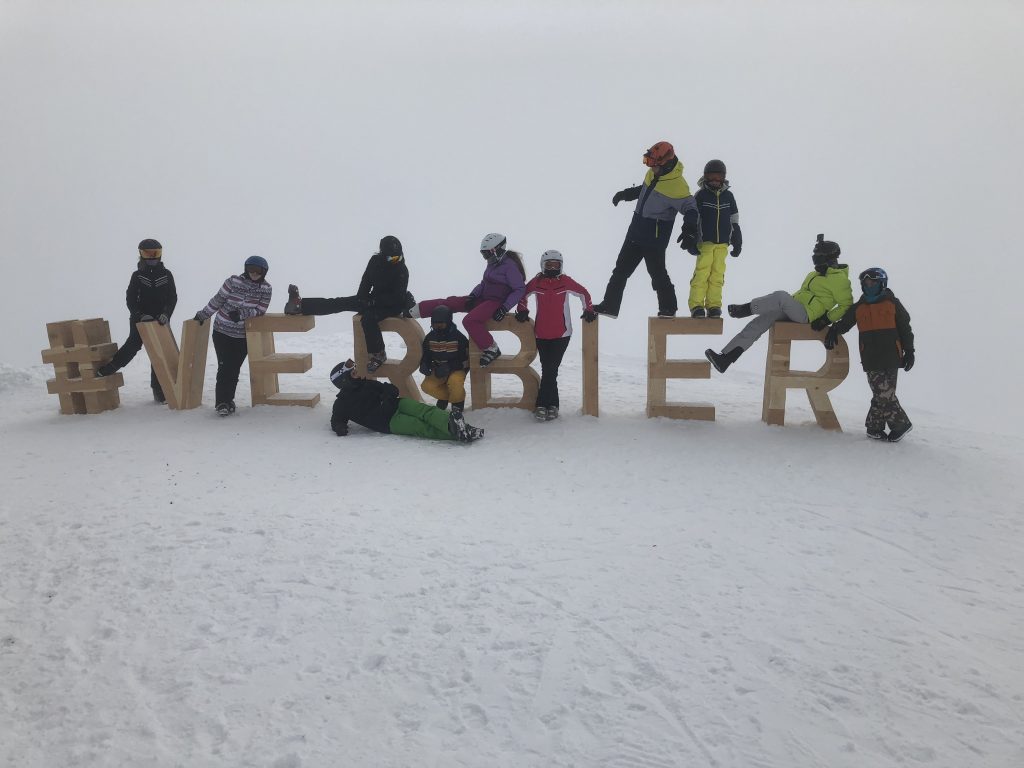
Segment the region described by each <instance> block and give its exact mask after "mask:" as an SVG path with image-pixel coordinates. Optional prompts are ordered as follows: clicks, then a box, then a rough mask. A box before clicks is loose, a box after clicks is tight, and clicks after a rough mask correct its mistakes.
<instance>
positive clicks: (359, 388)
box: [331, 359, 484, 443]
mask: <svg viewBox="0 0 1024 768" xmlns="http://www.w3.org/2000/svg"><path fill="white" fill-rule="evenodd" d="M355 368H356V364H355V363H354V362H353V361H352V360H351V359H349V360H346V361H345V362H344V363H338V364H337V365H336V366H334V368H333V370H331V381H332V382H333V383H334V386H336V387H337V388H338V389H339V390H340V391H339V392H338V397H337V399H336V400H335V401H334V410H333V411H332V412H331V429H333V430H334V432H335V434H336V435H338V436H339V437H344V436H345V435H347V434H348V423H349V422H350V421H354V422H355V423H356V424H359V425H361V426H363V427H366V428H367V429H372V430H373V431H374V432H382V433H383V434H385V435H412V436H415V437H428V438H431V439H433V440H458V441H460V442H463V443H471V442H473V441H474V440H479V439H480V438H481V437H483V436H484V431H483V430H482V429H478V428H477V427H473V426H470V425H469V424H467V423H466V421H465V419H464V418H463V415H462V411H461V410H459V411H455V412H453V413H451V414H450V415H449V414H448V413H447V412H446V411H442V410H441V409H440V408H435V407H434V406H432V405H426V404H425V403H421V402H418V401H416V400H413V399H412V398H411V397H401V396H400V395H399V394H398V387H396V386H395V385H394V384H392V383H390V382H387V383H385V382H382V381H374V380H373V379H366V378H363V377H362V376H360V375H359V374H357V373H356V369H355Z"/></svg>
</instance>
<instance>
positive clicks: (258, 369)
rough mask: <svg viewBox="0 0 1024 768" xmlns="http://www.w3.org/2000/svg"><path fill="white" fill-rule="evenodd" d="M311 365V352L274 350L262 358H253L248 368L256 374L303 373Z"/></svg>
mask: <svg viewBox="0 0 1024 768" xmlns="http://www.w3.org/2000/svg"><path fill="white" fill-rule="evenodd" d="M312 367H313V353H312V352H274V353H272V354H269V355H267V356H266V357H264V358H263V359H262V360H255V361H253V362H252V363H251V364H250V365H249V370H250V371H252V372H253V373H256V374H257V375H261V374H266V373H305V372H306V371H308V370H309V369H310V368H312Z"/></svg>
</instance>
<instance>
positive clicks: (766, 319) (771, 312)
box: [722, 291, 807, 354]
mask: <svg viewBox="0 0 1024 768" xmlns="http://www.w3.org/2000/svg"><path fill="white" fill-rule="evenodd" d="M750 311H751V312H752V313H753V314H754V315H756V317H755V318H754V319H753V320H751V321H750V322H749V323H747V324H746V325H745V326H743V330H742V331H740V332H739V333H737V334H736V335H735V336H733V337H732V340H731V341H730V342H729V343H728V344H726V345H725V346H724V347H722V354H726V353H728V352H730V351H731V350H733V349H736V347H739V348H740V349H742V350H743V351H744V352H746V351H747V350H748V349H750V348H751V347H752V346H753V345H754V342H755V341H757V340H758V339H760V338H761V337H762V336H763V335H764V334H765V332H766V331H767V330H768V329H769V328H771V327H772V326H773V325H775V323H776V322H778V321H779V320H792V321H793V322H794V323H806V322H807V309H806V308H805V307H804V305H803V304H801V303H800V302H799V301H797V300H796V299H794V298H793V297H792V296H791V295H790V294H788V293H786V292H785V291H776V292H775V293H769V294H768V295H767V296H759V297H757V298H756V299H751V301H750Z"/></svg>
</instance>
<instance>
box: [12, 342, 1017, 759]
mask: <svg viewBox="0 0 1024 768" xmlns="http://www.w3.org/2000/svg"><path fill="white" fill-rule="evenodd" d="M282 341H283V339H282ZM289 345H290V347H291V348H296V349H298V348H301V349H306V350H310V349H312V350H313V351H314V369H313V371H311V372H310V373H308V374H305V375H304V376H301V377H294V380H292V379H290V378H289V377H286V378H285V381H287V382H288V386H287V387H286V389H293V390H302V389H305V390H310V389H316V390H319V391H321V392H322V394H323V402H322V403H321V404H320V405H319V406H318V407H317V408H314V409H306V408H273V407H260V408H249V407H247V405H248V392H247V378H246V377H245V375H244V374H243V379H242V382H241V385H240V388H239V397H238V402H239V406H240V410H239V412H238V413H237V414H236V415H235V416H232V417H230V418H226V419H221V418H217V417H216V416H214V415H213V413H212V409H211V407H210V406H211V405H212V386H213V359H212V354H211V359H210V365H209V371H208V377H207V393H206V396H207V400H206V403H205V405H204V407H203V408H201V409H198V410H194V411H189V412H172V411H170V410H168V409H167V408H166V407H162V406H157V405H155V404H153V403H152V402H151V400H150V397H149V388H148V371H147V370H146V364H145V361H144V358H143V357H141V356H140V358H138V359H137V360H136V362H134V363H133V364H132V365H130V366H129V367H128V368H126V369H125V372H124V373H125V379H126V382H127V384H126V386H125V388H124V389H123V390H122V406H121V408H119V409H118V410H116V411H113V412H109V413H106V414H102V415H98V416H61V415H58V412H57V400H56V398H55V397H53V396H49V395H46V394H45V386H44V384H43V380H44V378H45V377H46V375H47V373H46V371H45V370H44V369H43V368H42V367H41V366H40V367H34V368H13V367H11V366H5V367H4V368H2V369H0V398H2V401H3V405H4V407H3V409H2V410H0V432H2V437H3V439H2V442H0V446H2V447H0V458H2V467H3V469H2V480H3V487H4V495H3V499H2V502H0V563H2V570H0V678H2V679H3V685H2V686H0V733H2V734H3V737H2V738H0V763H2V764H3V765H5V766H17V767H18V768H31V767H34V766H38V767H39V768H51V767H53V766H103V767H104V768H108V767H110V766H142V765H145V766H168V767H170V766H190V767H191V766H211V767H219V766H224V767H225V768H227V767H229V766H230V767H232V768H234V767H236V766H261V767H265V768H300V767H301V768H313V767H319V766H356V767H363V766H374V767H376V766H396V767H398V766H416V767H417V768H420V767H422V766H437V767H438V768H441V767H444V768H448V767H450V766H467V767H471V768H478V767H483V766H509V768H512V767H514V768H522V767H523V766H538V767H541V766H543V767H545V768H547V767H549V766H588V767H589V766H607V767H608V768H612V767H615V768H625V767H627V766H628V767H638V766H652V767H654V768H668V767H669V766H679V767H680V768H691V767H693V766H715V767H719V766H721V767H723V768H724V767H726V766H730V767H731V766H736V767H737V768H802V767H804V766H807V767H811V766H815V767H817V766H822V767H824V766H827V767H828V768H865V766H871V767H872V768H887V767H889V766H917V765H920V766H944V767H948V768H966V767H970V766H978V767H984V768H1019V766H1021V765H1024V618H1022V616H1024V612H1022V609H1024V588H1022V586H1021V585H1022V583H1024V572H1022V571H1024V566H1022V562H1024V558H1022V557H1021V554H1022V553H1021V543H1020V542H1021V541H1022V539H1024V521H1022V519H1021V502H1020V499H1021V498H1022V495H1024V481H1022V476H1021V471H1020V470H1021V467H1022V466H1024V464H1022V458H1024V444H1022V441H1021V440H1020V439H1019V438H1017V437H1007V436H989V435H984V434H979V433H976V432H970V431H964V430H960V429H956V428H953V427H950V426H948V425H947V424H948V422H947V419H946V418H945V417H944V415H943V414H939V413H929V412H927V411H923V410H920V409H918V408H915V405H914V403H913V402H911V401H909V400H906V401H905V403H904V404H905V406H906V408H907V409H908V412H909V413H910V415H911V418H913V419H914V421H915V431H914V432H913V433H911V435H909V436H908V438H907V439H906V440H904V441H903V442H902V443H900V444H897V445H889V444H879V443H876V442H872V441H869V440H867V439H866V438H865V437H864V436H863V432H862V427H861V423H862V420H863V415H864V411H865V409H866V403H865V402H864V401H863V400H862V399H860V398H849V399H844V398H843V395H842V392H843V389H842V388H841V389H840V390H839V391H838V392H839V394H838V395H837V396H836V398H835V400H836V407H837V413H838V414H839V417H840V420H841V421H842V423H843V425H844V427H845V429H846V431H845V432H843V433H842V434H837V433H826V432H824V431H821V430H819V429H818V428H817V427H816V426H815V425H814V424H813V420H812V419H811V416H810V413H809V411H808V410H807V409H806V407H801V405H800V402H799V399H798V398H797V397H796V396H791V398H790V399H791V403H792V405H791V408H790V411H789V414H788V415H789V422H790V423H789V424H788V425H787V426H786V427H781V428H780V427H768V426H766V425H764V424H762V423H761V422H760V421H759V416H760V404H761V388H760V387H761V382H760V379H759V377H756V376H754V375H752V374H750V373H748V372H745V371H743V370H740V371H737V372H735V373H736V375H735V376H733V375H728V376H725V377H721V376H717V375H716V376H715V378H713V379H712V380H711V381H710V382H708V381H700V382H693V383H689V384H686V385H685V386H683V385H680V386H681V387H682V388H681V389H678V390H676V391H675V392H674V393H673V392H672V391H671V388H670V396H675V397H677V398H684V397H688V398H689V399H694V400H713V401H714V402H715V403H716V405H717V407H718V421H717V422H716V423H697V422H681V421H671V420H665V419H655V420H648V419H646V418H645V417H644V415H643V398H644V395H645V391H646V387H645V382H644V375H643V371H644V361H643V360H642V358H641V357H639V356H638V357H637V358H636V359H624V358H615V359H609V360H603V361H602V389H601V397H602V413H601V417H600V418H589V417H583V416H580V415H578V413H577V412H578V409H579V406H580V394H579V373H580V365H579V352H578V349H573V351H572V353H571V354H570V356H569V357H568V359H567V361H566V363H565V364H564V367H563V375H562V393H563V414H564V417H563V418H561V419H560V420H558V421H556V422H551V423H546V424H537V423H535V422H534V421H533V419H532V418H531V417H530V416H529V415H528V414H527V413H526V412H523V411H514V410H499V409H490V410H483V411H477V412H472V413H471V414H470V419H469V421H470V422H471V423H474V424H477V425H479V426H483V427H485V428H486V430H487V436H486V438H485V439H484V440H483V441H481V442H479V443H477V444H474V445H470V446H464V445H458V444H453V443H438V442H429V441H424V440H418V439H415V438H404V437H397V436H385V435H379V434H373V433H369V432H366V431H365V430H362V429H361V428H359V427H353V429H352V433H351V434H350V435H349V436H348V437H345V438H339V437H336V436H335V435H334V434H333V433H332V432H331V431H330V429H329V428H328V419H329V409H330V405H331V400H332V397H333V388H332V387H331V385H330V382H329V381H328V380H327V377H326V374H327V372H328V371H329V370H330V367H331V366H332V365H333V364H334V363H335V362H337V360H339V359H343V358H344V357H345V356H347V355H348V353H349V350H350V348H351V333H350V332H347V331H342V332H340V333H334V332H331V333H326V332H322V331H321V330H320V329H318V330H317V331H316V332H314V333H311V334H305V335H303V337H302V338H301V339H292V340H289V341H288V343H287V344H284V343H281V344H280V347H281V348H287V347H288V346H289ZM764 348H765V347H764V342H761V343H760V344H759V345H758V346H757V347H755V348H754V350H752V352H751V353H750V354H751V355H755V354H756V355H761V356H763V354H764ZM391 351H392V352H393V353H394V354H400V352H401V350H400V349H392V350H391ZM638 352H642V350H638ZM698 354H699V351H698ZM732 373H733V372H732V371H730V374H732ZM910 375H913V374H910ZM856 376H861V374H860V373H859V371H853V372H851V377H856ZM293 384H294V386H292V385H293Z"/></svg>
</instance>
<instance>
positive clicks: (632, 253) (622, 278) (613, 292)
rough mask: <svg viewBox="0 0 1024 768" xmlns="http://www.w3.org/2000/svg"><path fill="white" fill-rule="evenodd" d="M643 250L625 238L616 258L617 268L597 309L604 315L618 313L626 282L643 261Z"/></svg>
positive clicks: (609, 279)
mask: <svg viewBox="0 0 1024 768" xmlns="http://www.w3.org/2000/svg"><path fill="white" fill-rule="evenodd" d="M643 258H644V255H643V251H642V250H641V249H640V246H638V245H637V244H636V243H634V242H632V241H630V240H625V241H623V243H622V248H621V249H619V255H618V258H616V259H615V268H614V269H613V270H612V276H611V277H610V278H608V286H607V287H606V288H605V289H604V298H603V299H601V301H600V302H599V304H598V306H599V307H600V309H598V310H597V311H598V312H600V313H601V314H603V315H618V314H619V308H620V307H621V306H622V294H623V292H624V291H625V290H626V282H627V281H628V280H629V278H630V277H632V275H633V273H634V272H635V271H636V268H637V267H639V266H640V262H641V261H643Z"/></svg>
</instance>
